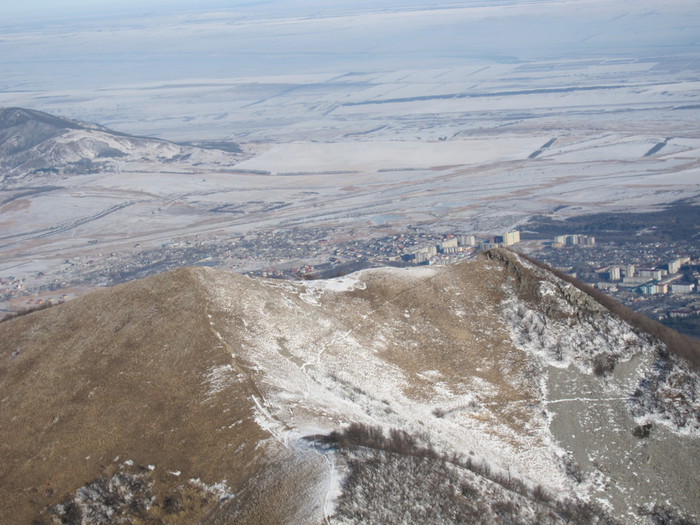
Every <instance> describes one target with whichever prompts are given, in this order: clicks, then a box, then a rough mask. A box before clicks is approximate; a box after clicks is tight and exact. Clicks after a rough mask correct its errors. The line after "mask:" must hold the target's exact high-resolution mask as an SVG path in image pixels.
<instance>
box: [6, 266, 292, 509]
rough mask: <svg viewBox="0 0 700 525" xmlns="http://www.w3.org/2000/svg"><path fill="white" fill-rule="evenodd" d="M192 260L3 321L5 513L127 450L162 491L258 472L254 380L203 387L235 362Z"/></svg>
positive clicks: (105, 469)
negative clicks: (214, 324) (214, 372)
mask: <svg viewBox="0 0 700 525" xmlns="http://www.w3.org/2000/svg"><path fill="white" fill-rule="evenodd" d="M194 271H195V270H191V269H182V270H178V271H175V272H172V273H169V274H165V275H162V276H156V277H153V278H149V279H145V280H142V281H135V282H132V283H128V284H125V285H122V286H119V287H116V288H113V289H108V290H101V291H97V292H95V293H92V294H90V295H88V296H85V297H83V298H80V299H76V300H74V301H72V302H70V303H66V304H62V305H59V306H56V307H55V308H51V309H49V310H45V311H43V312H37V313H33V314H29V315H26V316H23V317H21V318H17V319H13V320H10V321H7V322H5V323H2V324H1V325H0V378H1V381H0V400H1V401H0V403H1V404H0V407H1V408H0V411H1V413H2V424H1V425H0V463H2V465H3V469H2V474H0V516H4V517H8V516H11V517H12V521H13V522H14V523H29V522H31V520H32V519H33V518H36V517H37V516H39V514H41V512H42V510H43V509H45V508H46V506H47V505H53V504H56V503H59V502H60V501H62V500H63V499H64V498H66V497H67V496H68V495H69V494H71V493H73V492H74V491H75V490H76V489H78V488H79V487H82V486H83V485H85V484H86V483H88V482H91V481H93V480H95V479H98V478H101V477H104V476H109V475H111V474H112V473H113V472H114V470H115V468H117V465H118V464H119V463H121V462H123V461H125V460H127V459H130V460H132V461H133V462H134V464H135V465H137V466H138V465H142V466H143V465H149V464H150V465H154V466H155V467H156V469H155V470H154V471H153V476H154V479H155V482H156V486H157V487H158V488H159V489H158V490H159V496H158V497H159V498H161V500H162V498H165V497H167V495H168V494H169V493H171V492H172V491H173V490H175V488H176V487H177V486H178V485H181V484H182V483H183V482H185V480H187V479H189V478H200V479H201V480H202V481H203V482H205V483H208V484H212V483H216V482H219V481H221V480H224V479H225V480H227V483H228V486H229V487H230V489H231V491H232V492H234V493H239V492H244V489H245V488H246V486H247V485H248V483H249V482H250V479H251V478H253V477H255V476H259V475H260V468H261V466H262V465H263V464H264V461H265V460H264V458H263V454H262V452H261V451H260V450H258V451H256V450H255V447H256V445H258V443H259V442H260V441H261V440H265V439H267V438H269V435H268V434H267V433H266V432H264V431H263V430H262V429H260V427H259V426H258V425H257V424H256V423H255V422H254V421H253V420H252V412H253V406H252V401H251V394H253V393H254V392H253V391H252V389H251V383H250V382H249V381H247V380H245V378H243V379H242V380H241V381H235V382H230V383H229V384H226V385H225V386H224V387H223V388H222V390H221V391H219V392H216V393H214V394H211V395H209V394H208V393H207V390H208V388H209V385H208V384H207V381H205V380H203V378H205V377H206V375H207V373H208V371H209V370H210V369H211V368H212V367H219V366H223V365H228V364H233V365H236V363H235V362H234V361H233V359H232V358H231V354H230V353H229V352H227V351H226V350H225V349H223V348H222V346H221V344H219V341H218V340H217V339H216V337H215V335H214V334H213V332H212V330H211V328H210V326H209V323H208V319H207V318H206V298H205V297H204V295H203V292H202V289H201V286H199V285H198V281H197V279H196V278H195V277H194V274H193V272H194ZM236 421H240V423H239V424H237V425H236V426H235V427H232V424H233V423H234V422H236ZM273 448H274V447H273ZM288 455H289V454H288ZM117 457H118V458H120V459H119V460H117V461H116V462H115V458H117ZM168 471H180V472H181V475H180V476H179V477H178V476H174V475H172V474H169V473H168ZM239 503H240V504H242V503H245V498H241V500H239ZM210 507H211V505H204V506H202V507H201V508H200V507H197V508H195V507H192V508H190V509H188V510H187V511H186V512H183V513H182V515H181V519H180V521H181V522H188V523H192V522H195V521H198V520H199V519H201V518H203V517H204V516H205V515H206V514H207V513H208V512H210V511H211V508H210ZM178 519H179V518H177V516H170V517H169V521H168V522H169V523H175V522H177V521H178ZM183 520H184V521H183ZM244 522H245V520H244ZM253 522H255V521H253Z"/></svg>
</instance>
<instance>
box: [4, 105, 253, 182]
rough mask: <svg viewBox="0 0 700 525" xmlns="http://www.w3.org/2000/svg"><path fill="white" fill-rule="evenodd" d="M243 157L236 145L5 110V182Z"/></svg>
mask: <svg viewBox="0 0 700 525" xmlns="http://www.w3.org/2000/svg"><path fill="white" fill-rule="evenodd" d="M203 148H204V149H203ZM215 150H226V151H228V153H225V152H224V151H215ZM238 153H240V150H239V149H238V148H237V146H236V145H235V144H233V143H220V144H213V145H212V144H203V145H202V147H194V146H189V145H179V144H175V143H173V142H168V141H165V140H159V139H155V138H147V137H136V136H132V135H127V134H125V133H119V132H116V131H113V130H110V129H108V128H105V127H103V126H100V125H97V124H91V123H87V122H79V121H76V120H71V119H67V118H63V117H58V116H55V115H50V114H48V113H43V112H41V111H35V110H31V109H24V108H0V169H1V170H2V173H0V182H8V181H12V180H13V179H18V178H19V179H21V178H25V177H27V176H32V175H35V176H36V175H57V174H83V173H99V172H114V171H118V170H119V169H120V166H121V165H123V164H124V163H131V164H134V163H144V162H145V163H150V164H153V165H160V164H164V163H165V164H167V163H173V162H181V163H183V164H184V165H187V162H185V161H187V160H189V159H191V157H192V156H193V155H195V156H199V157H203V158H204V159H206V160H209V161H222V159H227V158H228V159H229V162H231V161H232V159H235V158H236V154H238ZM199 160H200V161H201V160H202V158H200V159H199Z"/></svg>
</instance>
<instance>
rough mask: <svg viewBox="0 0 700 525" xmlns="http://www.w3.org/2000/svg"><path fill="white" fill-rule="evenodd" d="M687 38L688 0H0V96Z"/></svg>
mask: <svg viewBox="0 0 700 525" xmlns="http://www.w3.org/2000/svg"><path fill="white" fill-rule="evenodd" d="M699 49H700V2H698V1H697V0H675V1H672V2H668V1H664V2H662V1H660V0H498V1H493V0H440V1H439V2H436V3H434V4H431V3H430V2H427V1H426V0H332V1H325V2H323V3H319V2H318V1H317V0H313V1H312V0H238V1H231V0H228V1H223V0H201V1H198V2H194V1H192V0H187V1H186V0H148V1H143V0H119V1H117V0H100V1H99V2H98V1H96V0H24V1H22V2H9V1H8V0H0V106H2V105H10V104H12V105H20V104H25V103H26V104H29V103H31V104H32V105H33V106H34V107H37V106H38V107H41V108H46V109H49V110H50V109H51V108H53V107H59V108H65V107H66V106H65V104H67V103H68V101H71V103H72V104H73V106H72V107H76V106H79V105H80V104H81V100H86V101H87V100H91V101H92V106H93V107H97V105H98V104H104V105H109V107H110V108H113V109H111V110H110V114H116V113H117V112H119V111H121V109H120V104H122V101H119V100H117V99H116V98H113V99H111V100H108V97H117V96H118V95H116V94H115V93H116V92H117V91H118V90H120V89H122V90H123V89H129V90H132V91H134V90H139V89H140V90H142V89H144V88H148V87H149V86H154V85H159V84H167V83H178V84H180V85H182V84H190V83H191V84H197V85H199V84H202V83H206V82H207V81H210V80H213V81H219V80H235V81H236V82H239V81H240V80H241V79H244V80H245V79H249V78H259V77H273V76H277V77H281V76H289V75H297V76H298V75H315V74H325V75H332V76H333V75H344V74H347V73H356V72H365V73H366V72H387V71H406V70H413V71H421V70H428V69H433V70H435V69H450V68H460V67H471V66H472V65H474V66H476V67H481V66H482V65H489V64H491V65H493V64H525V63H528V62H532V61H558V60H581V59H584V60H585V59H591V60H613V61H614V60H618V59H622V60H644V61H654V60H655V59H656V58H657V57H684V58H683V60H684V61H685V62H686V63H687V62H688V60H689V59H688V56H695V55H698V53H699V51H698V50H699ZM577 81H578V80H576V79H572V82H577ZM49 100H50V101H51V104H53V105H52V106H50V107H49V106H47V105H46V103H45V101H49ZM60 100H64V101H66V102H65V103H64V105H61V106H56V104H58V103H59V101H60ZM103 101H104V102H103ZM159 102H160V103H163V102H164V101H163V100H159ZM180 102H182V103H185V102H186V101H185V100H181V101H180ZM193 104H194V102H193ZM195 111H196V108H195V107H194V106H193V112H195ZM105 113H106V112H101V113H100V112H98V111H97V110H95V114H98V115H99V116H100V117H102V115H104V114H105Z"/></svg>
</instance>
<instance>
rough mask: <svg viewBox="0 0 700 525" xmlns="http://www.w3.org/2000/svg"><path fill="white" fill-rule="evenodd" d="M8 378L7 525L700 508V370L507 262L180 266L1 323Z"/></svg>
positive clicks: (492, 255)
mask: <svg viewBox="0 0 700 525" xmlns="http://www.w3.org/2000/svg"><path fill="white" fill-rule="evenodd" d="M0 377H1V378H2V381H1V382H0V403H1V407H2V409H1V410H0V417H1V418H2V424H1V425H0V440H1V442H2V445H0V461H2V462H3V464H4V465H5V466H6V468H5V469H4V470H3V474H2V476H3V477H2V481H1V482H0V516H1V517H2V518H3V519H2V521H3V522H13V523H30V522H32V520H37V521H36V522H37V523H79V522H80V518H81V517H82V518H85V519H87V521H88V522H91V523H111V522H114V521H115V520H116V519H118V518H128V519H130V520H131V522H132V523H146V522H151V523H153V522H155V523H159V522H161V523H195V522H200V523H232V522H235V523H321V522H324V521H325V522H334V523H366V522H374V523H377V522H383V523H392V522H400V521H408V522H416V523H417V522H421V521H422V522H426V521H429V522H432V523H441V522H444V523H454V522H467V523H473V522H474V521H475V520H477V521H478V520H481V521H483V522H489V523H490V522H504V523H512V522H537V523H563V522H574V523H595V522H601V523H602V522H606V523H612V522H622V523H653V522H654V519H657V518H659V517H662V518H663V517H664V516H665V517H667V518H669V519H670V517H673V516H676V517H678V516H692V515H696V516H697V515H698V514H700V502H698V500H697V477H696V474H695V473H696V472H697V471H698V461H700V459H699V458H700V454H699V452H700V441H699V440H698V436H699V435H700V401H699V400H698V389H699V387H700V380H699V379H698V375H697V373H696V372H694V371H691V369H690V368H689V367H688V366H687V364H685V362H684V361H682V360H680V359H678V358H676V357H675V356H673V355H672V354H671V353H669V352H668V351H667V349H666V348H665V347H664V345H663V344H661V343H659V342H657V341H655V340H653V339H652V338H651V337H650V336H648V335H645V334H644V333H641V332H639V331H638V330H637V329H633V328H632V327H630V326H629V325H627V324H626V323H625V322H623V321H621V320H620V319H618V318H616V317H614V316H613V315H612V314H610V313H609V311H608V310H607V309H605V308H604V307H602V306H601V305H599V304H598V303H596V302H595V301H594V300H593V299H592V298H590V296H588V295H586V294H584V293H582V292H580V291H579V290H577V289H576V288H575V287H573V286H572V285H571V284H569V283H565V282H563V281H560V280H559V279H557V278H556V277H554V276H553V275H552V274H549V273H547V272H546V271H545V270H543V269H540V268H536V267H535V266H533V265H531V264H530V263H528V262H525V261H522V260H520V259H519V258H518V257H517V256H516V255H514V254H512V253H510V252H506V251H502V250H496V251H492V252H489V253H487V254H486V255H484V256H482V257H480V258H479V259H478V260H476V261H473V262H468V263H464V264H461V265H455V266H449V267H439V268H429V267H423V268H412V269H390V268H387V269H373V270H365V271H362V272H359V273H356V274H352V275H349V276H345V277H341V278H338V279H332V280H327V281H303V282H292V281H272V280H262V279H260V280H258V279H251V278H248V277H244V276H240V275H236V274H231V273H227V272H223V271H220V270H213V269H206V268H190V269H181V270H177V271H175V272H171V273H167V274H162V275H159V276H155V277H151V278H147V279H144V280H140V281H134V282H131V283H127V284H125V285H121V286H118V287H114V288H111V289H104V290H100V291H98V292H95V293H92V294H90V295H87V296H84V297H82V298H79V299H76V300H74V301H71V302H69V303H65V304H62V305H59V306H56V307H53V308H50V309H47V310H43V311H40V312H35V313H32V314H28V315H25V316H22V317H19V318H16V319H13V320H10V321H6V322H3V323H0ZM8 520H9V521H8Z"/></svg>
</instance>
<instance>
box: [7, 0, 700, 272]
mask: <svg viewBox="0 0 700 525" xmlns="http://www.w3.org/2000/svg"><path fill="white" fill-rule="evenodd" d="M275 7H276V8H275V9H272V10H271V9H269V8H268V7H266V5H264V4H257V3H252V4H251V5H247V6H239V7H231V6H228V5H222V4H221V3H220V2H214V1H213V0H212V1H207V2H202V3H198V5H197V6H190V7H188V8H184V7H182V6H179V7H178V6H174V5H173V6H171V7H168V8H165V7H163V8H162V9H161V10H158V11H151V12H149V13H147V12H144V11H143V10H138V9H136V8H134V7H133V6H131V7H130V6H125V7H124V9H123V10H122V11H120V12H119V13H116V14H115V13H112V14H110V16H109V24H108V27H109V28H110V29H109V30H108V31H106V30H104V27H105V18H104V17H105V15H104V14H102V15H101V14H100V13H99V12H98V11H97V10H90V9H87V10H85V11H81V12H80V13H71V12H70V11H66V12H64V13H61V14H57V15H56V16H54V17H51V19H50V20H49V19H42V17H40V16H34V17H33V18H31V19H29V18H25V19H23V18H21V16H20V15H19V11H20V10H21V9H20V8H17V9H16V11H17V13H16V14H15V15H14V17H13V16H9V15H8V17H7V18H5V19H4V20H3V21H0V30H1V32H2V39H1V40H0V68H1V69H2V71H3V78H2V84H1V85H0V105H3V106H26V107H32V108H35V109H39V110H43V111H48V112H51V113H55V114H59V115H64V116H68V117H71V118H78V119H81V120H86V121H94V122H97V123H99V124H102V125H106V126H108V127H111V128H114V129H116V130H118V131H122V132H125V133H132V134H137V135H149V136H159V137H161V138H164V139H169V140H178V141H180V140H230V141H235V142H238V143H240V144H241V146H242V148H243V150H244V151H245V155H244V156H242V157H236V158H228V159H227V158H226V156H225V155H223V153H222V152H218V153H215V152H212V151H211V150H209V151H208V152H207V153H206V154H199V153H195V154H193V156H192V157H191V158H190V159H189V160H188V161H186V162H184V161H176V160H173V159H172V158H171V157H170V156H171V154H172V153H173V152H174V151H176V150H177V148H175V149H172V151H170V148H168V147H165V146H164V149H163V151H146V152H142V153H140V152H134V156H133V157H132V158H130V159H128V160H125V159H115V160H114V161H113V166H114V169H113V170H112V171H111V172H108V173H102V174H92V175H79V176H78V175H75V176H69V175H66V176H61V177H53V178H52V177H44V178H40V179H36V178H34V179H32V180H29V179H20V180H16V181H14V183H13V184H5V185H4V186H3V187H0V276H4V277H6V276H8V275H13V276H17V277H29V276H31V275H35V274H32V272H34V271H36V264H35V263H33V262H32V261H35V260H36V259H41V261H42V264H43V265H44V267H43V269H42V270H41V271H44V272H45V273H46V279H47V280H48V282H50V281H51V280H52V279H53V278H56V279H58V280H61V279H63V277H62V270H61V268H60V267H59V266H57V264H56V262H57V261H67V260H71V261H75V260H78V258H80V260H82V261H83V262H84V261H86V260H93V261H94V264H96V265H99V264H103V262H104V259H105V258H106V257H107V255H106V254H110V253H115V254H118V255H117V257H122V259H121V260H122V261H126V259H128V258H130V257H132V256H133V255H134V254H138V252H140V251H142V250H145V249H152V248H158V247H159V246H161V245H162V244H164V243H171V242H179V241H181V240H193V239H194V238H195V237H196V236H199V237H197V240H198V241H202V240H209V241H211V242H224V241H228V240H231V239H235V238H238V237H240V236H241V235H245V234H255V233H259V232H262V231H271V230H289V229H294V228H310V227H322V228H329V229H333V230H334V231H336V232H341V233H343V234H344V235H345V237H347V236H348V235H352V236H355V237H356V238H367V237H371V236H373V235H376V234H377V232H378V230H377V228H379V227H381V228H382V231H383V232H392V231H396V232H402V231H405V229H406V227H407V226H408V225H417V224H418V225H421V226H423V227H426V228H430V229H433V230H437V231H464V232H474V233H501V232H503V231H504V230H508V229H511V228H513V227H517V226H518V225H519V224H521V223H522V222H524V221H525V220H526V218H527V217H528V216H530V215H532V214H552V213H556V215H558V216H561V217H566V216H570V215H576V214H581V213H590V212H597V211H611V210H616V211H624V210H628V209H630V208H633V209H635V210H636V211H638V210H644V209H650V208H651V207H653V206H656V205H659V204H667V203H670V202H673V201H677V200H679V199H691V200H693V199H695V200H697V198H698V195H699V193H700V191H699V190H700V182H698V181H700V172H699V170H700V162H699V161H698V159H699V158H700V129H699V128H698V122H699V121H700V84H699V83H698V78H697V60H698V54H697V49H696V46H695V45H694V42H695V39H696V36H697V34H698V33H697V30H698V28H699V27H700V8H698V6H697V4H696V3H695V2H690V1H685V0H684V1H680V2H674V3H673V4H672V5H666V4H664V5H661V4H660V3H659V2H658V1H656V0H642V1H640V2H635V4H634V5H631V4H629V3H626V2H625V3H619V2H612V3H611V2H603V1H601V0H586V1H583V0H568V1H564V2H558V1H557V2H553V1H545V2H538V3H531V2H523V1H516V0H512V1H511V2H505V3H499V5H493V4H491V3H485V2H472V1H448V2H441V3H440V4H439V5H437V6H426V5H425V4H424V3H422V2H418V1H407V2H394V1H386V2H381V3H369V2H360V3H357V2H352V3H351V2H345V1H340V0H339V1H337V2H332V3H325V4H324V5H323V6H318V5H317V4H315V3H311V2H306V1H303V0H299V1H295V2H276V3H275ZM130 9H132V11H129V10H130ZM133 9H136V11H133ZM678 21H682V24H681V23H679V22H678ZM88 51H89V53H88ZM81 133H82V132H81ZM98 138H99V137H98ZM73 139H75V140H73ZM73 139H70V140H69V138H68V136H67V138H63V139H61V140H62V141H63V142H62V144H61V148H62V147H64V146H67V145H71V144H74V143H76V141H77V143H80V144H92V142H90V140H91V138H90V137H86V136H74V137H73ZM93 139H95V140H97V138H95V137H93ZM99 140H102V139H99ZM552 141H553V142H552ZM68 143H70V144H68ZM110 144H111V143H110ZM658 144H664V145H663V147H661V148H660V149H658V148H656V146H657V145H658ZM545 146H546V147H545ZM61 148H57V150H56V151H58V150H59V149H61ZM655 148H656V149H655ZM652 151H654V152H653V153H651V154H650V152H652ZM219 153H221V154H220V155H219ZM243 158H245V159H247V160H242V159H243ZM241 160H242V161H241ZM236 162H238V164H236ZM25 186H29V187H31V188H35V187H38V186H43V190H45V191H41V192H34V191H33V190H26V189H23V188H24V187H25ZM341 237H342V235H341ZM95 241H97V244H96V243H95ZM331 241H332V239H331ZM88 243H90V244H88ZM114 263H115V264H119V262H118V261H116V260H115V261H114ZM81 264H83V263H81ZM261 264H263V265H264V263H261ZM30 268H31V271H29V269H30Z"/></svg>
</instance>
